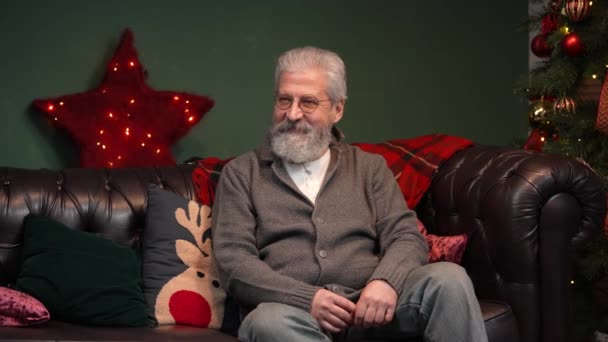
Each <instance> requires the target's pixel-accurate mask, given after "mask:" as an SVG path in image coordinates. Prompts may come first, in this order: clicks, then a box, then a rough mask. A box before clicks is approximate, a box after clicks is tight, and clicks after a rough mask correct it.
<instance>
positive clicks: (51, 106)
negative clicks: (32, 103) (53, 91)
mask: <svg viewBox="0 0 608 342" xmlns="http://www.w3.org/2000/svg"><path fill="white" fill-rule="evenodd" d="M48 108H49V112H52V111H54V110H55V106H53V105H52V104H50V105H49V107H48Z"/></svg>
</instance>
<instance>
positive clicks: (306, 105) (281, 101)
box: [274, 95, 331, 114]
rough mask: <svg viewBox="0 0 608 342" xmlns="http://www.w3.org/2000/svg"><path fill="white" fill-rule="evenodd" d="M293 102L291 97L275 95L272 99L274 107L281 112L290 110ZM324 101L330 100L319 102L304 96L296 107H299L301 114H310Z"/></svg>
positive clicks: (311, 96) (309, 96) (312, 97)
mask: <svg viewBox="0 0 608 342" xmlns="http://www.w3.org/2000/svg"><path fill="white" fill-rule="evenodd" d="M293 101H294V100H293V97H291V96H288V95H276V97H275V99H274V105H275V106H276V107H277V108H279V109H281V110H286V109H289V108H291V105H293ZM324 101H331V99H325V100H319V99H317V98H316V97H314V96H313V95H304V96H302V97H300V100H299V101H298V107H300V109H301V110H302V112H304V113H305V114H310V113H312V112H314V111H315V110H317V108H318V107H319V104H320V103H321V102H324Z"/></svg>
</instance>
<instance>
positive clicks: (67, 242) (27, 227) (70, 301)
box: [15, 216, 149, 326]
mask: <svg viewBox="0 0 608 342" xmlns="http://www.w3.org/2000/svg"><path fill="white" fill-rule="evenodd" d="M140 274H141V272H140V264H139V261H138V259H137V256H136V255H135V252H134V251H133V250H132V249H130V248H128V247H124V246H120V245H118V244H116V243H115V242H113V241H110V240H107V239H104V238H100V237H98V236H95V235H93V234H90V233H86V232H81V231H77V230H73V229H70V228H68V227H67V226H65V225H63V224H62V223H59V222H57V221H54V220H52V219H50V218H46V217H41V216H28V217H26V219H25V223H24V242H23V266H22V268H21V271H20V273H19V275H18V277H17V281H16V284H15V288H16V289H18V290H20V291H23V292H26V293H28V294H30V295H32V296H34V297H35V298H37V299H38V300H40V301H41V302H42V303H44V305H45V306H46V307H47V308H48V310H49V312H50V314H51V315H52V316H53V317H54V318H55V319H58V320H64V321H67V322H74V323H80V324H90V325H104V326H108V325H111V326H146V325H149V320H148V318H147V316H146V305H145V300H144V297H143V292H142V290H141V287H140V285H139V281H140V279H141V278H140Z"/></svg>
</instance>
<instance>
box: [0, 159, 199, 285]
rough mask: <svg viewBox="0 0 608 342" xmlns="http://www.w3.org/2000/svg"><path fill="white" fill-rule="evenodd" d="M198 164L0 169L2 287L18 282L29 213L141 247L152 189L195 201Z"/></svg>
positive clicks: (118, 241) (0, 278) (0, 269)
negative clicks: (151, 186)
mask: <svg viewBox="0 0 608 342" xmlns="http://www.w3.org/2000/svg"><path fill="white" fill-rule="evenodd" d="M193 169H194V165H189V164H183V165H179V166H176V167H161V168H152V167H149V168H123V169H82V168H74V169H64V170H57V171H54V170H46V169H39V170H28V169H18V168H11V167H3V168H0V186H1V187H2V188H1V189H0V284H2V283H7V282H8V283H12V282H14V281H15V279H16V277H17V275H18V272H19V267H20V262H21V261H20V252H21V247H22V243H23V241H22V235H23V232H22V226H23V220H24V218H25V217H26V216H27V215H29V214H38V215H44V216H48V217H51V218H53V219H55V220H58V221H60V222H62V223H64V224H66V225H68V226H69V227H72V228H74V229H77V230H81V231H86V232H89V233H93V234H96V235H99V236H103V237H105V238H108V239H111V240H113V241H116V242H117V243H119V244H122V245H125V246H130V247H132V248H134V249H136V250H137V249H138V248H139V241H140V234H141V232H142V230H143V227H144V223H145V211H146V206H147V189H148V185H149V184H159V185H161V186H162V187H163V188H165V189H168V190H171V191H173V192H175V193H177V194H180V195H182V196H184V197H186V198H190V199H195V191H194V188H193V185H192V179H191V173H192V170H193Z"/></svg>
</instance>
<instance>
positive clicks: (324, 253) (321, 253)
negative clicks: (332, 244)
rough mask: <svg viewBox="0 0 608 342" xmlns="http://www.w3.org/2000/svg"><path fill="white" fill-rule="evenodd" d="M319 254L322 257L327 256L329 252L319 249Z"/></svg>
mask: <svg viewBox="0 0 608 342" xmlns="http://www.w3.org/2000/svg"><path fill="white" fill-rule="evenodd" d="M319 256H320V257H321V258H327V252H326V251H325V250H320V251H319Z"/></svg>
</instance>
